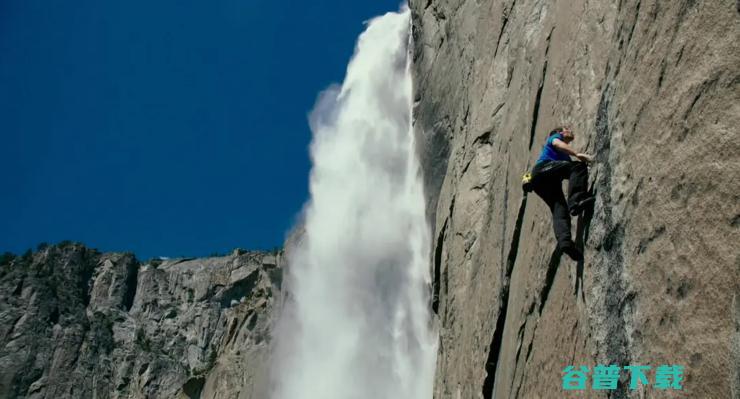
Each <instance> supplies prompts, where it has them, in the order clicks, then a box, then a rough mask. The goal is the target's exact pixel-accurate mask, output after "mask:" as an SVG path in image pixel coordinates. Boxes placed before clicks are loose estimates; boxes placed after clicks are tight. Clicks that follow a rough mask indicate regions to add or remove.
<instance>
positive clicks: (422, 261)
mask: <svg viewBox="0 0 740 399" xmlns="http://www.w3.org/2000/svg"><path fill="white" fill-rule="evenodd" d="M409 29H410V12H409V11H408V9H407V8H404V9H402V10H401V11H400V12H398V13H388V14H386V15H384V16H381V17H377V18H375V19H372V20H371V21H369V23H368V26H367V29H366V30H365V32H363V33H362V34H361V35H360V37H359V39H358V42H357V47H356V49H355V54H354V56H353V57H352V59H351V61H350V63H349V66H348V68H347V74H346V77H345V80H344V83H343V84H342V85H341V87H339V86H336V87H330V88H329V89H327V90H326V91H324V92H323V93H321V95H320V96H319V99H318V101H317V104H316V106H315V108H314V110H313V111H312V113H311V115H310V124H311V130H312V132H313V141H312V143H311V157H312V162H313V168H312V170H311V176H310V194H311V198H310V200H309V202H308V203H307V204H306V206H305V208H304V214H303V221H302V223H303V225H302V229H303V233H302V234H301V235H300V237H299V239H298V240H297V243H296V244H295V246H294V247H293V248H288V267H287V276H286V284H285V286H286V287H287V288H286V289H287V291H288V297H287V299H286V300H285V303H284V307H283V310H282V313H281V317H280V320H279V322H278V323H277V326H276V329H275V339H276V344H275V347H274V351H273V352H274V353H273V364H272V381H273V382H272V388H271V396H272V398H273V399H298V398H300V399H364V398H367V399H395V398H398V399H431V397H432V386H433V378H434V366H435V360H436V353H437V333H436V331H434V329H433V327H432V322H431V314H430V306H429V305H430V304H429V299H430V298H429V295H430V289H429V287H430V284H431V278H430V273H429V261H428V256H429V250H430V237H429V227H428V225H427V223H426V220H425V203H424V195H423V187H422V181H421V175H420V170H419V164H418V160H417V158H416V154H415V149H414V148H415V147H414V139H413V134H412V130H411V107H412V97H411V92H412V89H411V76H410V71H409V56H408V44H409Z"/></svg>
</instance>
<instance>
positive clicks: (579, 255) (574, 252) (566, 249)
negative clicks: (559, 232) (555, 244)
mask: <svg viewBox="0 0 740 399" xmlns="http://www.w3.org/2000/svg"><path fill="white" fill-rule="evenodd" d="M561 250H562V251H563V253H564V254H566V255H568V256H570V258H571V259H573V260H574V261H576V262H579V261H582V260H583V252H581V251H580V250H579V249H578V248H576V246H575V244H573V243H570V244H566V245H563V247H562V248H561Z"/></svg>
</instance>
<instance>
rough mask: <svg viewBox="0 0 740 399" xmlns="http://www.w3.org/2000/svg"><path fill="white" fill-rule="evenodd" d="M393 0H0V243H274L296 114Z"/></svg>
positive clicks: (117, 247) (165, 251)
mask: <svg viewBox="0 0 740 399" xmlns="http://www.w3.org/2000/svg"><path fill="white" fill-rule="evenodd" d="M399 4H400V1H398V0H390V1H387V0H355V1H347V0H331V1H329V0H327V1H320V0H314V1H300V2H298V1H295V2H292V1H287V2H286V1H275V0H216V1H189V0H184V1H183V0H159V1H141V0H135V1H98V0H79V1H73V2H69V1H58V0H51V1H50V0H44V1H41V0H7V1H1V2H0V149H1V151H2V152H1V154H2V155H0V181H2V188H1V189H0V252H4V251H11V252H15V253H19V252H22V251H24V250H26V249H27V248H35V247H36V245H37V244H38V243H40V242H49V243H55V242H58V241H61V240H73V241H81V242H83V243H85V244H87V245H89V246H92V247H96V248H98V249H100V250H102V251H133V252H135V253H136V254H137V256H138V257H139V258H141V259H147V258H149V257H153V256H181V255H183V256H204V255H208V254H210V253H212V252H226V251H228V250H230V249H232V248H235V247H241V248H247V249H269V248H272V247H275V246H281V245H282V242H283V240H284V237H285V234H286V232H287V231H288V230H289V228H290V227H291V225H292V224H293V222H294V219H295V216H296V214H297V213H298V212H299V210H300V208H301V206H302V204H303V203H304V202H305V201H306V199H307V197H308V173H309V168H310V163H309V154H308V144H309V142H310V138H311V133H310V131H309V129H308V124H307V113H308V112H309V111H310V109H311V107H312V106H313V103H314V101H315V99H316V95H317V94H318V92H319V91H320V90H322V89H323V88H325V87H326V86H327V85H328V84H330V83H332V82H339V81H341V80H342V78H343V76H344V72H345V68H346V65H347V61H348V59H349V57H350V56H351V55H352V52H353V50H354V43H355V40H356V38H357V36H358V34H359V33H360V32H361V31H362V30H363V28H364V25H363V21H365V20H367V19H368V18H370V17H372V16H375V15H379V14H382V13H384V12H386V11H394V10H397V9H398V5H399Z"/></svg>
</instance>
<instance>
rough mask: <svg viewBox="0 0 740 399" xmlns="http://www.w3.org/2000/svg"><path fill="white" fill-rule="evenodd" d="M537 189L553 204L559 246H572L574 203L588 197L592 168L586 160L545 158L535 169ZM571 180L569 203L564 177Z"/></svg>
mask: <svg viewBox="0 0 740 399" xmlns="http://www.w3.org/2000/svg"><path fill="white" fill-rule="evenodd" d="M532 175H533V176H534V181H535V183H534V192H535V193H537V195H539V196H540V197H541V198H542V199H543V200H544V201H545V203H546V204H547V206H548V207H550V212H552V226H553V229H554V230H555V238H557V240H558V247H559V248H564V247H566V246H568V245H572V243H573V240H572V239H571V236H570V213H569V211H568V210H569V208H570V206H572V205H574V204H575V203H576V202H577V201H580V200H581V199H582V198H584V197H585V196H587V195H588V194H587V192H586V189H587V185H588V167H587V166H586V164H585V163H583V162H574V161H545V162H542V163H539V164H537V165H535V167H534V169H532ZM564 179H568V202H566V201H565V196H564V195H563V184H562V182H563V180H564Z"/></svg>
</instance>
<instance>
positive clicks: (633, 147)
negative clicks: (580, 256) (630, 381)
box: [411, 0, 740, 398]
mask: <svg viewBox="0 0 740 399" xmlns="http://www.w3.org/2000/svg"><path fill="white" fill-rule="evenodd" d="M411 8H412V12H413V20H414V21H413V38H414V49H413V72H414V79H415V82H414V86H415V108H414V114H415V115H414V116H415V131H416V135H417V142H418V143H419V152H420V156H421V160H422V164H423V165H422V167H423V169H424V172H425V176H424V178H425V184H426V190H427V197H428V199H429V201H428V202H429V204H430V205H431V209H430V219H431V221H432V224H433V226H434V227H433V230H434V244H435V246H434V249H433V254H432V258H433V274H434V294H435V296H434V302H433V308H434V310H435V312H436V314H437V317H438V319H439V324H440V327H441V332H440V352H439V356H438V363H437V375H436V384H435V398H491V397H496V398H515V397H519V398H539V397H541V398H555V397H565V396H566V395H565V393H564V392H563V391H562V390H561V376H562V370H563V368H564V367H566V366H568V365H574V366H579V365H584V366H589V367H593V366H594V365H596V364H604V365H606V364H616V365H619V366H626V365H628V364H643V365H651V366H653V367H656V366H659V365H662V364H677V365H683V366H684V367H685V368H686V371H685V381H684V383H683V385H684V387H685V388H684V390H683V391H665V392H660V391H656V390H654V389H653V388H652V387H649V388H641V389H638V390H634V391H632V390H629V389H628V388H626V386H625V379H626V378H627V377H628V374H627V373H622V376H623V377H622V381H621V383H620V385H619V388H618V389H617V390H615V391H601V392H599V391H593V390H587V391H581V392H580V395H582V396H583V397H606V396H610V397H614V398H624V397H657V396H655V395H657V394H660V395H661V396H660V397H695V398H730V397H740V382H739V381H738V364H739V363H740V356H739V353H738V347H739V346H740V344H738V342H740V335H739V334H740V333H739V332H738V331H740V330H739V329H738V323H739V321H738V319H739V318H740V316H738V309H739V308H738V301H739V300H738V299H737V297H738V295H740V294H738V292H740V255H739V254H738V252H737V244H736V243H737V242H740V233H739V232H738V228H739V227H740V222H738V220H740V201H738V195H740V187H739V186H740V183H739V180H738V179H737V175H738V172H739V171H740V164H739V163H738V157H737V154H740V144H739V143H740V141H739V140H738V135H737V131H738V128H737V126H739V125H740V112H739V111H740V109H739V108H738V104H740V102H739V101H738V100H740V89H739V88H738V84H739V83H740V72H739V67H740V40H738V38H740V12H739V10H740V9H738V7H737V3H736V2H735V1H731V0H722V1H712V2H697V1H693V0H682V1H673V2H664V1H645V0H620V1H615V2H595V1H589V0H574V1H546V0H504V1H493V0H439V1H429V0H412V1H411ZM562 124H570V125H572V126H573V128H574V129H575V133H576V141H575V142H574V145H575V146H576V147H577V148H582V149H584V150H586V151H587V152H591V153H594V154H595V155H596V163H595V164H594V165H593V166H592V167H591V168H590V185H591V187H592V189H593V192H594V193H595V195H596V197H597V201H596V203H595V206H594V208H593V209H591V210H589V211H587V212H586V214H585V215H583V216H581V217H580V218H577V219H576V218H574V219H573V234H574V237H575V238H577V240H578V242H579V243H581V244H582V245H583V246H584V248H585V254H586V259H585V261H584V262H581V263H575V262H572V261H571V260H570V259H569V258H567V257H565V258H561V257H560V254H558V253H557V252H555V251H554V249H555V241H554V238H553V234H552V230H551V229H552V227H551V221H550V215H549V210H548V209H547V207H546V206H545V204H544V203H543V201H542V200H541V199H539V198H538V197H537V196H536V195H534V194H531V195H529V196H525V195H524V193H523V192H522V190H521V186H520V184H521V176H522V174H523V173H524V172H525V171H526V170H528V169H529V168H530V167H531V166H532V164H533V162H534V160H535V159H536V157H537V155H538V152H539V150H540V148H541V146H542V144H543V142H544V140H545V137H546V135H547V132H548V131H549V130H551V129H552V128H554V127H556V126H558V125H562ZM649 378H650V380H651V381H653V375H652V374H649ZM578 395H579V392H578V391H574V392H570V393H568V397H577V396H578Z"/></svg>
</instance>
